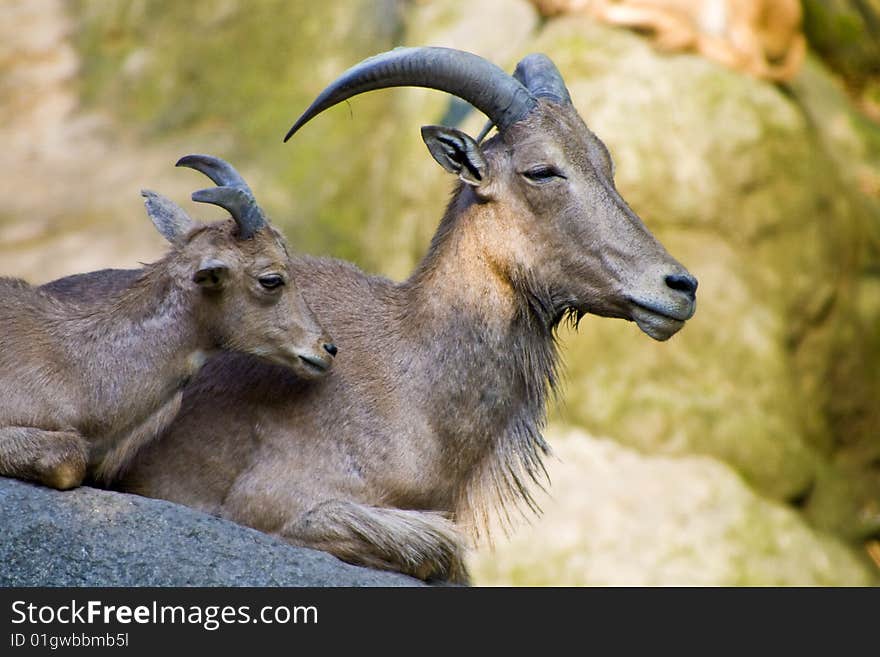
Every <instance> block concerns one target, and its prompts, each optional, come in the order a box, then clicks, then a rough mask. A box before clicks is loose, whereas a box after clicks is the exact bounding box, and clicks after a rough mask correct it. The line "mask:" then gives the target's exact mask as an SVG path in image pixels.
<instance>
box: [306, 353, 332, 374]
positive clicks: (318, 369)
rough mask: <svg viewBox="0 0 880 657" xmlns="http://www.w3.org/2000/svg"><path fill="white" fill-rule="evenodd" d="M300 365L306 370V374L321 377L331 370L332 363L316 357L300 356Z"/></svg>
mask: <svg viewBox="0 0 880 657" xmlns="http://www.w3.org/2000/svg"><path fill="white" fill-rule="evenodd" d="M299 361H300V364H301V365H302V366H303V367H304V368H305V370H306V372H308V373H310V374H312V375H316V376H320V375H322V374H325V373H326V372H327V370H329V369H330V363H329V362H328V361H324V360H322V359H320V358H316V357H315V356H304V355H303V354H299Z"/></svg>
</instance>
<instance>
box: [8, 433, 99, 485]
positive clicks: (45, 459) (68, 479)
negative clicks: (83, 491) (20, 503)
mask: <svg viewBox="0 0 880 657" xmlns="http://www.w3.org/2000/svg"><path fill="white" fill-rule="evenodd" d="M88 454H89V447H88V443H87V442H86V440H85V439H84V438H83V437H82V436H81V435H80V434H79V433H77V432H76V431H50V430H46V429H39V428H37V427H0V475H2V476H4V477H15V478H17V479H27V480H30V481H36V482H39V483H41V484H43V485H45V486H50V487H51V488H57V489H59V490H67V489H68V488H75V487H77V486H79V485H80V484H81V483H82V480H83V477H85V474H86V464H87V463H88Z"/></svg>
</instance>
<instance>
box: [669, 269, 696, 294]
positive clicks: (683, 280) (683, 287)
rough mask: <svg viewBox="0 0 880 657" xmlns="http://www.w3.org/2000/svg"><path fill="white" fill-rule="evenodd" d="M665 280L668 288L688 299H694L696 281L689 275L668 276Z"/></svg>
mask: <svg viewBox="0 0 880 657" xmlns="http://www.w3.org/2000/svg"><path fill="white" fill-rule="evenodd" d="M665 280H666V285H667V286H668V287H670V288H672V289H673V290H677V291H678V292H683V293H684V294H685V296H687V297H689V298H690V299H696V297H697V279H696V278H694V277H693V276H691V275H690V274H670V275H669V276H667V277H666V279H665Z"/></svg>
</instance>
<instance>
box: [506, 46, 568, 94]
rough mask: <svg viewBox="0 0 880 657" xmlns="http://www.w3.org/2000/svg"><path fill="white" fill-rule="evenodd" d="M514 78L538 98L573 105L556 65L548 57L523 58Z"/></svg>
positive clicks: (529, 56)
mask: <svg viewBox="0 0 880 657" xmlns="http://www.w3.org/2000/svg"><path fill="white" fill-rule="evenodd" d="M513 77H515V78H516V79H517V80H519V81H520V82H522V83H523V84H524V85H525V87H526V89H528V90H529V91H531V92H532V95H534V96H535V97H537V98H550V99H552V100H555V101H557V102H562V103H568V104H571V96H570V95H569V94H568V89H567V88H566V87H565V82H563V81H562V76H561V75H560V74H559V69H558V68H556V64H554V63H553V62H552V61H550V58H549V57H547V55H542V54H540V53H535V54H532V55H527V56H526V57H523V58H522V59H521V60H520V62H519V64H517V65H516V70H515V71H514V72H513Z"/></svg>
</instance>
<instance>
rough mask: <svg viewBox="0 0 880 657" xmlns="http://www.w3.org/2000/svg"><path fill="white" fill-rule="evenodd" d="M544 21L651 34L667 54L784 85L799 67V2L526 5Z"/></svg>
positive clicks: (802, 44)
mask: <svg viewBox="0 0 880 657" xmlns="http://www.w3.org/2000/svg"><path fill="white" fill-rule="evenodd" d="M532 2H533V3H534V4H535V5H536V6H537V7H538V10H539V11H540V12H541V13H542V14H543V15H545V16H554V15H558V14H563V13H582V14H587V15H590V16H593V17H594V18H596V19H598V20H600V21H603V22H605V23H609V24H611V25H621V26H625V27H630V28H634V29H638V30H644V31H648V32H651V33H652V34H653V35H654V41H655V43H656V44H657V46H658V47H659V48H661V49H663V50H667V51H679V50H691V51H694V52H698V53H700V54H701V55H703V56H704V57H707V58H708V59H712V60H715V61H717V62H720V63H721V64H724V65H725V66H728V67H729V68H732V69H735V70H738V71H742V72H744V73H748V74H749V75H753V76H755V77H758V78H763V79H766V80H772V81H776V82H785V81H788V80H791V79H792V78H793V77H794V76H795V75H797V73H798V71H799V70H800V68H801V65H802V64H803V61H804V57H805V55H806V39H805V38H804V35H803V33H802V32H801V19H802V9H801V3H800V0H532Z"/></svg>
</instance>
